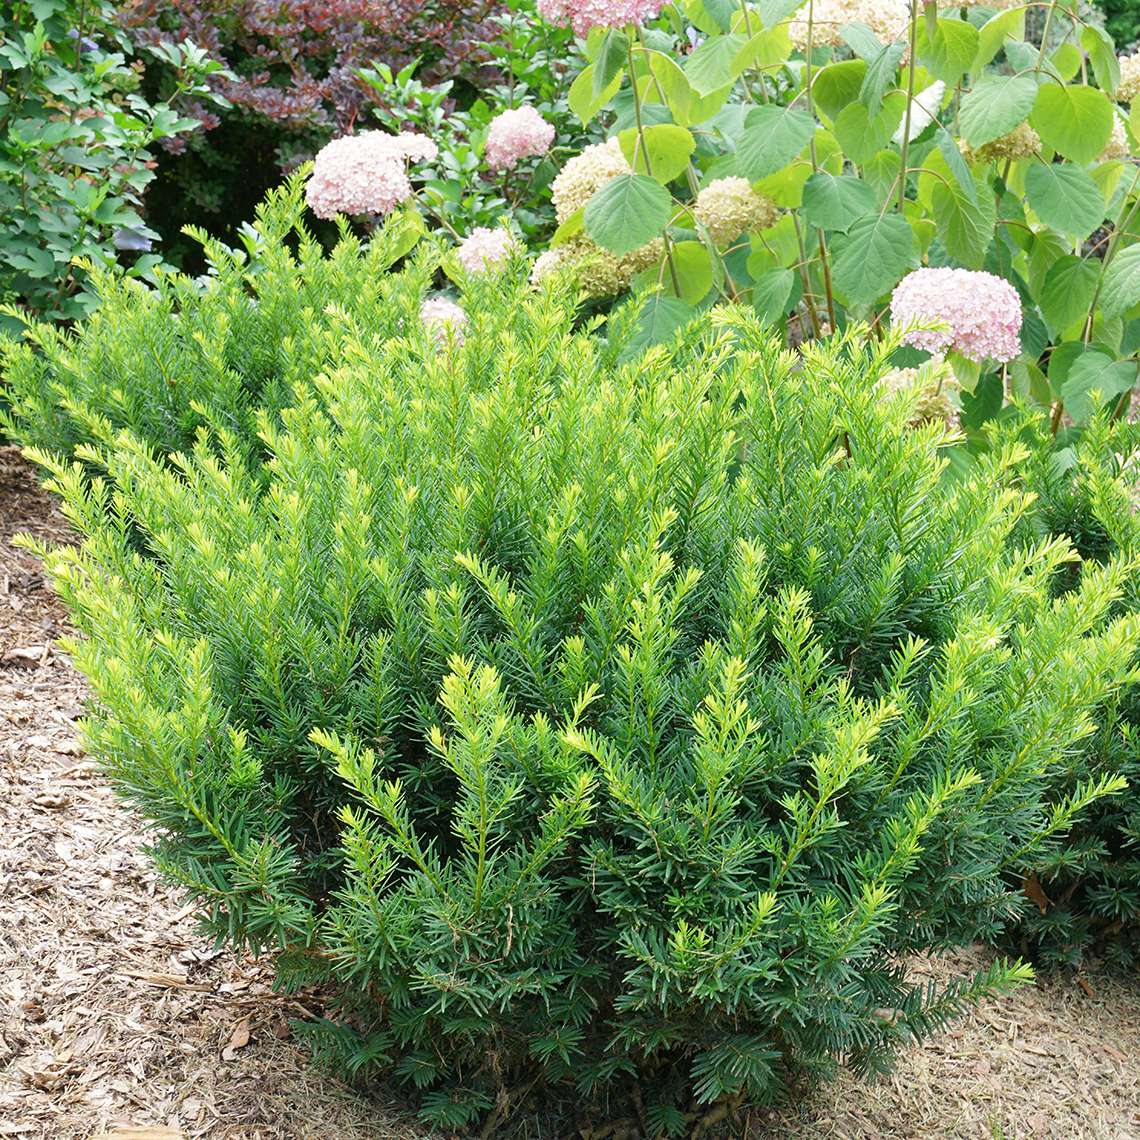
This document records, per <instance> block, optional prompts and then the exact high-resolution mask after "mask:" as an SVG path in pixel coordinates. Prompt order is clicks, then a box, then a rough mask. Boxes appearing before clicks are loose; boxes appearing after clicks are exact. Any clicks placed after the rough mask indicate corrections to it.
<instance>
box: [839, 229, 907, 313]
mask: <svg viewBox="0 0 1140 1140" xmlns="http://www.w3.org/2000/svg"><path fill="white" fill-rule="evenodd" d="M836 244H837V245H838V241H837V243H836ZM914 261H915V250H914V233H913V232H912V230H911V228H910V226H909V225H907V222H906V219H905V218H903V217H900V216H899V215H898V214H874V215H872V216H870V217H865V218H859V219H858V220H857V221H855V222H854V223H853V224H852V225H851V227H850V229H849V230H848V231H847V236H846V238H845V239H844V241H843V243H842V245H839V246H838V248H837V249H836V251H835V258H834V260H833V261H832V266H831V276H832V283H833V284H834V286H835V291H836V292H837V293H838V294H839V297H840V299H841V300H842V301H844V303H846V304H848V305H869V304H871V303H872V302H874V301H876V300H878V299H879V298H880V297H881V296H883V294H884V293H887V292H889V291H890V290H891V289H892V288H893V287H894V286H895V285H896V284H898V281H899V279H900V278H901V277H902V275H903V274H904V273H906V271H907V270H908V269H910V268H912V267H913V265H914Z"/></svg>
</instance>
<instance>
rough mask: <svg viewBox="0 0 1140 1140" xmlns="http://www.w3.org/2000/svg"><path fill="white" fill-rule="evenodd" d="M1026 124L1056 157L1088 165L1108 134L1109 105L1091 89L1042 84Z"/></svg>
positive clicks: (1110, 106) (1106, 99)
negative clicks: (1051, 149)
mask: <svg viewBox="0 0 1140 1140" xmlns="http://www.w3.org/2000/svg"><path fill="white" fill-rule="evenodd" d="M1029 121H1030V123H1032V124H1033V127H1034V129H1035V130H1036V131H1037V133H1038V134H1039V135H1040V136H1041V140H1042V142H1044V143H1045V145H1046V146H1050V147H1052V148H1053V149H1054V150H1055V151H1057V153H1058V154H1061V155H1064V157H1065V158H1068V159H1071V160H1072V161H1073V162H1079V163H1086V162H1092V160H1093V159H1094V158H1096V156H1097V155H1098V154H1100V152H1101V151H1102V150H1104V147H1105V144H1106V143H1107V142H1108V139H1109V136H1110V135H1111V134H1112V104H1111V103H1110V102H1109V101H1108V96H1107V95H1105V93H1104V92H1103V91H1098V90H1097V89H1096V88H1095V87H1083V86H1074V87H1063V86H1061V84H1059V83H1043V84H1042V85H1041V89H1040V90H1039V91H1038V92H1037V100H1036V102H1035V103H1034V105H1033V113H1032V114H1031V115H1030V116H1029Z"/></svg>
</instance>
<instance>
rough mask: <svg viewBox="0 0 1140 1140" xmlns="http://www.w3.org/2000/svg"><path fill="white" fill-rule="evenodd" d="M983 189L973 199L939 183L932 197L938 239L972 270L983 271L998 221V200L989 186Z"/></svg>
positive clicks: (957, 259)
mask: <svg viewBox="0 0 1140 1140" xmlns="http://www.w3.org/2000/svg"><path fill="white" fill-rule="evenodd" d="M981 189H982V193H980V194H977V193H975V195H974V196H973V198H970V197H969V196H967V195H966V194H964V193H962V191H961V190H959V189H958V187H957V186H953V185H950V184H949V183H945V182H936V183H935V184H934V186H933V187H932V188H931V194H930V197H931V205H932V207H933V210H934V221H935V223H936V224H937V226H938V236H939V238H940V239H941V240H942V244H943V245H944V246H945V247H946V252H947V253H949V254H950V256H951V257H952V258H954V259H955V261H959V262H961V263H962V264H963V265H964V266H966V267H967V268H968V269H981V267H982V263H983V262H984V261H985V258H986V250H987V249H989V246H990V242H991V241H992V240H993V236H994V224H995V223H996V221H997V204H996V202H995V201H994V197H993V195H992V194H991V193H989V192H988V187H986V186H984V185H983V186H982V188H981Z"/></svg>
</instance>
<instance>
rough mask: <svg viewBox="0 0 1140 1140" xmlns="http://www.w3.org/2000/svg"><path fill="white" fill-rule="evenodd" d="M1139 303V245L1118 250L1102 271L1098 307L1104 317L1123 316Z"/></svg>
mask: <svg viewBox="0 0 1140 1140" xmlns="http://www.w3.org/2000/svg"><path fill="white" fill-rule="evenodd" d="M1137 304H1140V245H1130V246H1128V248H1127V249H1122V250H1120V251H1118V252H1117V253H1116V254H1115V255H1114V256H1113V258H1112V260H1111V261H1110V262H1109V263H1108V268H1107V269H1106V270H1105V271H1104V284H1103V285H1102V286H1101V290H1100V308H1101V311H1102V312H1103V313H1104V315H1105V316H1106V317H1120V316H1123V315H1124V314H1125V313H1126V312H1128V310H1129V309H1131V308H1132V307H1133V306H1134V305H1137Z"/></svg>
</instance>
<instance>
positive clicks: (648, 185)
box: [585, 174, 673, 256]
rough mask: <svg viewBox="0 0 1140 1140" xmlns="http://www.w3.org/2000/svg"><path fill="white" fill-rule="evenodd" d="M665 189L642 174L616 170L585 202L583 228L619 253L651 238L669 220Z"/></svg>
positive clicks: (636, 246)
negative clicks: (584, 225)
mask: <svg viewBox="0 0 1140 1140" xmlns="http://www.w3.org/2000/svg"><path fill="white" fill-rule="evenodd" d="M672 204H673V200H672V199H671V198H670V197H669V192H668V191H667V190H666V189H665V188H664V187H663V186H662V185H661V183H659V182H657V181H656V180H655V179H653V178H648V177H646V176H645V175H644V174H619V175H618V176H617V177H616V178H611V179H610V180H609V181H608V182H607V183H606V184H605V185H604V186H602V187H600V188H599V189H598V190H597V191H595V193H594V196H593V197H592V198H591V199H590V200H589V202H587V203H586V213H585V219H586V232H587V233H588V234H589V235H590V237H592V238H593V239H594V241H596V242H597V243H598V245H600V246H602V247H603V248H604V249H608V250H610V252H612V253H616V254H618V255H619V256H620V255H621V254H623V253H631V252H632V251H633V250H635V249H640V248H641V247H642V246H643V245H645V244H646V243H647V242H650V241H652V240H653V239H654V238H655V237H657V236H658V235H659V234H660V233H661V231H662V230H663V229H664V228H665V226H666V224H667V223H668V221H669V214H670V211H671V209H672Z"/></svg>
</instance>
